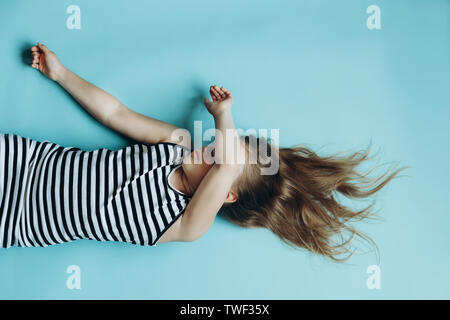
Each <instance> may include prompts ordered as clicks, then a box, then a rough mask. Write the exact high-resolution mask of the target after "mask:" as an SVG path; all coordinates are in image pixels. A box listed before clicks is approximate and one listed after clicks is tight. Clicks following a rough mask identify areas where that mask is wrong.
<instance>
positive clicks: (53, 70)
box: [31, 42, 64, 81]
mask: <svg viewBox="0 0 450 320" xmlns="http://www.w3.org/2000/svg"><path fill="white" fill-rule="evenodd" d="M31 54H32V56H33V62H32V63H31V66H32V67H33V68H35V69H38V70H39V71H40V72H42V73H43V74H44V75H45V76H46V77H47V78H50V79H52V80H53V81H58V79H59V78H60V76H61V73H62V72H63V71H64V66H63V65H62V64H61V62H59V60H58V57H57V56H56V54H55V53H54V52H52V51H50V49H49V48H47V47H46V46H45V45H43V44H42V43H40V42H38V45H37V46H34V47H31Z"/></svg>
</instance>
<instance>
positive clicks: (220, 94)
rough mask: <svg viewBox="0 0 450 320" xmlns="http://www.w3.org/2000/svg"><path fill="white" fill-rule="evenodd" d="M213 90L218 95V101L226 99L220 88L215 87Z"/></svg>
mask: <svg viewBox="0 0 450 320" xmlns="http://www.w3.org/2000/svg"><path fill="white" fill-rule="evenodd" d="M212 90H214V92H215V93H216V96H217V99H218V100H222V99H223V98H225V96H224V95H223V93H222V92H220V88H219V87H218V86H213V87H212Z"/></svg>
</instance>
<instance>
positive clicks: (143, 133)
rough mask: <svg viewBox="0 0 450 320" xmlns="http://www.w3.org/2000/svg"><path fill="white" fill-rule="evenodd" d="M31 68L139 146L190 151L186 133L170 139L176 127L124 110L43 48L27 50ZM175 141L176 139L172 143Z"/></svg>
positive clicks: (117, 102)
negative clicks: (169, 146)
mask: <svg viewBox="0 0 450 320" xmlns="http://www.w3.org/2000/svg"><path fill="white" fill-rule="evenodd" d="M31 52H32V56H33V62H32V64H31V66H32V67H33V68H35V69H38V70H39V71H41V72H42V73H43V74H44V75H45V76H46V77H48V78H50V79H51V80H53V81H56V82H57V83H59V84H60V85H61V86H62V87H63V88H64V89H65V90H66V91H67V92H69V93H70V94H71V95H72V96H73V97H74V99H75V100H76V101H77V102H78V103H79V104H80V105H81V106H82V107H83V108H84V109H85V110H86V111H88V112H89V113H90V114H91V115H92V116H93V117H94V118H96V119H97V120H98V121H100V122H101V123H102V124H104V125H106V126H108V127H110V128H111V129H113V130H115V131H117V132H120V133H121V134H123V135H125V136H128V137H130V138H132V139H134V140H136V141H139V142H143V143H149V144H153V143H158V142H164V141H165V142H175V143H180V144H182V145H185V146H187V147H188V148H190V135H189V132H188V131H187V130H184V131H182V130H177V131H176V132H177V133H180V132H181V133H180V134H181V135H183V136H182V137H181V139H182V141H179V140H177V139H178V138H179V136H180V134H178V137H172V134H173V132H174V130H176V129H178V128H177V127H176V126H174V125H172V124H170V123H167V122H164V121H160V120H157V119H154V118H151V117H147V116H145V115H143V114H140V113H137V112H135V111H133V110H131V109H129V108H128V107H126V106H125V105H124V104H123V103H122V102H120V101H119V100H118V99H116V98H115V97H113V96H112V95H110V94H109V93H107V92H106V91H104V90H102V89H100V88H98V87H96V86H95V85H93V84H91V83H90V82H88V81H86V80H84V79H82V78H81V77H79V76H77V75H76V74H75V73H73V72H72V71H70V70H69V69H67V68H65V67H64V66H63V65H62V64H61V62H60V61H59V60H58V58H57V56H56V54H55V53H54V52H52V51H50V50H49V49H48V48H47V47H46V46H45V45H43V44H41V43H38V45H37V46H33V47H32V48H31ZM175 138H176V139H175Z"/></svg>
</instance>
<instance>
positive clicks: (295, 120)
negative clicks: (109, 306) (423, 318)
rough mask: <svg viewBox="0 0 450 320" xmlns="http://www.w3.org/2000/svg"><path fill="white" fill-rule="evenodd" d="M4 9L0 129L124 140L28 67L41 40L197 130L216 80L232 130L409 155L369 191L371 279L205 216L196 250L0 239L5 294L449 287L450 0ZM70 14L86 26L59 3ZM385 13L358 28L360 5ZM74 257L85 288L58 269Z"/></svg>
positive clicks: (117, 90)
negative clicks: (73, 24)
mask: <svg viewBox="0 0 450 320" xmlns="http://www.w3.org/2000/svg"><path fill="white" fill-rule="evenodd" d="M130 2H131V1H115V2H113V1H87V0H77V1H40V2H39V5H38V3H37V2H36V1H17V0H14V1H12V0H7V1H5V0H2V1H1V2H0V40H1V44H0V47H1V50H0V61H1V63H2V65H1V71H0V105H1V107H0V112H1V113H0V114H1V118H0V132H2V133H16V134H20V135H22V136H27V137H30V138H33V139H38V140H50V141H53V142H55V143H59V144H61V145H64V146H77V147H79V148H84V149H86V150H88V149H89V150H90V149H96V148H101V147H107V148H119V147H122V146H125V145H127V144H130V143H131V140H127V139H126V138H125V137H123V136H120V135H118V134H116V133H114V132H113V131H112V130H110V129H108V128H106V127H104V126H102V125H101V124H100V123H98V122H97V121H96V120H94V119H93V118H91V117H90V115H89V114H88V113H86V112H85V111H83V109H82V108H81V107H79V106H78V105H77V104H76V103H75V102H74V100H72V99H71V98H70V97H69V96H68V95H67V94H66V93H65V92H64V91H63V90H62V89H61V88H60V87H58V85H57V84H55V83H52V82H51V81H50V80H47V79H45V78H44V77H43V76H42V75H40V74H39V73H38V72H37V71H36V70H34V69H32V68H31V67H29V66H27V65H25V64H24V63H23V62H22V57H21V52H22V50H23V49H24V48H29V47H30V46H32V45H34V44H35V43H36V42H37V41H41V42H43V43H44V44H46V45H47V46H48V47H49V48H50V49H51V50H53V51H54V52H55V53H57V54H58V56H59V58H60V60H61V61H62V62H63V63H64V64H65V65H66V66H67V67H69V68H70V69H72V70H73V71H74V72H76V73H78V74H79V75H80V76H82V77H84V78H86V79H87V80H89V81H91V82H93V83H94V84H96V85H98V86H100V87H101V88H103V89H105V90H107V91H108V92H110V93H111V94H113V95H115V96H116V97H118V98H119V99H120V100H121V101H123V102H124V103H125V104H126V105H128V106H129V107H130V108H132V109H134V110H136V111H138V112H142V113H145V114H147V115H150V116H154V117H157V118H159V119H162V120H166V121H170V122H172V123H174V124H177V125H179V126H183V125H185V126H187V127H188V128H192V121H193V120H204V128H208V127H212V126H213V121H212V120H211V119H210V117H209V116H208V114H207V112H206V111H205V110H202V108H203V107H202V105H201V103H200V100H199V99H201V97H202V96H204V95H205V94H206V93H207V89H208V85H210V84H213V83H217V84H220V85H224V86H226V87H228V88H229V89H230V90H231V91H232V92H233V94H234V96H235V105H234V106H233V110H234V113H233V114H234V118H235V121H236V125H237V126H238V127H240V128H267V129H270V128H279V129H280V143H281V145H282V146H289V145H292V144H296V143H302V144H305V145H307V146H310V147H312V148H315V149H318V148H319V147H322V146H324V148H323V149H321V150H323V151H324V152H325V153H332V152H334V151H342V150H347V149H358V148H363V147H365V146H366V145H367V144H368V142H369V140H370V138H372V139H373V144H374V147H375V150H377V149H380V150H381V152H380V157H379V159H380V162H381V163H383V162H388V161H400V163H401V164H402V165H410V166H412V168H411V169H409V171H408V172H407V173H408V174H409V177H405V178H399V179H396V180H394V181H393V182H392V183H391V184H390V185H389V186H388V187H387V188H386V189H384V190H383V191H382V192H380V193H379V195H378V196H377V199H378V205H377V208H378V209H379V210H380V214H381V216H382V217H384V218H385V219H386V221H385V222H383V223H380V224H370V225H367V224H358V225H357V226H358V227H359V229H361V230H363V231H365V232H367V233H368V234H369V235H371V236H372V237H373V239H374V240H375V241H376V242H377V243H378V245H379V247H380V252H381V265H380V267H381V272H382V273H381V285H382V287H381V289H380V290H369V289H367V287H366V279H367V278H368V276H369V275H368V274H367V273H366V268H367V266H369V265H372V264H375V263H376V259H375V256H374V255H373V254H365V255H357V256H354V257H353V258H351V259H350V260H349V261H348V263H346V264H342V265H338V264H334V263H331V262H328V261H327V260H325V259H323V258H321V257H314V256H312V255H310V254H308V253H306V252H305V251H296V250H293V249H290V248H289V247H287V246H286V245H284V244H282V243H281V242H280V241H279V240H278V239H277V238H276V237H275V236H274V235H273V234H271V233H270V232H269V231H266V230H244V229H241V228H239V227H236V226H233V225H231V224H229V223H227V222H226V221H224V220H223V219H222V218H217V219H216V221H215V223H214V225H213V227H212V228H211V229H210V230H209V231H208V233H207V234H206V235H205V236H203V237H202V238H201V239H200V240H198V241H196V242H193V243H165V244H161V245H159V246H158V247H156V248H147V247H138V246H133V245H129V244H121V243H99V242H94V241H88V240H83V241H76V242H72V243H68V244H63V245H56V246H53V247H48V248H25V249H23V248H12V249H7V250H5V249H0V298H2V299H53V298H60V299H94V298H95V299H103V298H105V299H109V298H114V299H191V298H192V299H200V298H207V299H229V298H234V299H245V298H261V299H313V298H322V299H336V298H337V299H340V298H342V299H348V298H357V299H393V298H399V299H407V298H412V299H417V298H425V299H428V298H437V299H442V298H446V299H448V298H450V279H449V273H448V272H449V265H450V254H449V252H450V250H449V245H450V236H449V228H450V200H449V195H450V182H449V181H450V174H449V161H448V158H449V156H450V151H449V150H450V149H449V148H448V145H449V142H448V139H449V137H450V127H449V125H448V123H449V119H450V90H449V89H450V1H446V0H440V1H439V0H433V1H426V0H422V1H418V0H415V1H413V0H402V1H400V0H397V1H364V0H354V1H334V0H328V1H317V0H316V1H263V2H261V1H241V0H233V1H226V2H213V1H206V0H205V1H198V0H191V1H182V0H176V1H133V2H132V4H130ZM71 4H77V5H79V6H80V8H81V30H69V29H67V28H66V19H67V17H68V14H66V8H67V7H68V6H69V5H71ZM372 4H376V5H378V6H379V7H380V8H381V26H382V28H381V30H368V28H367V27H366V19H367V17H368V16H369V14H367V13H366V8H367V7H368V6H369V5H372ZM69 265H78V266H79V267H80V268H81V290H69V289H67V288H66V279H67V277H68V274H66V268H67V267H68V266H69Z"/></svg>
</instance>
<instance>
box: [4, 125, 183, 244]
mask: <svg viewBox="0 0 450 320" xmlns="http://www.w3.org/2000/svg"><path fill="white" fill-rule="evenodd" d="M189 152H190V151H189V150H188V149H187V148H185V147H183V146H180V145H177V144H173V143H158V144H152V145H150V144H142V143H138V144H134V145H131V146H127V147H124V148H122V149H119V150H117V151H112V150H109V149H104V148H103V149H97V150H93V151H83V150H80V149H78V148H75V147H62V146H60V145H58V144H55V143H52V142H50V141H47V140H45V141H43V142H40V141H36V140H32V139H29V138H25V137H21V136H19V135H16V134H0V247H3V248H8V247H11V246H19V247H46V246H49V245H53V244H57V243H63V242H69V241H73V240H76V239H91V240H98V241H122V242H129V243H132V244H137V245H143V246H156V243H157V242H158V240H159V239H160V237H161V236H162V235H163V233H164V232H165V231H166V230H167V229H168V228H169V227H170V226H171V225H172V224H173V223H174V222H175V221H176V220H177V219H178V218H179V217H180V216H181V215H182V214H183V212H184V210H185V208H186V206H187V204H188V202H189V200H190V199H191V198H190V196H189V195H186V194H184V193H182V192H180V191H178V190H176V189H175V188H173V186H171V185H170V183H169V178H170V174H171V173H173V172H174V170H176V169H177V168H179V167H180V166H181V163H182V160H183V158H184V157H185V156H186V154H188V153H189Z"/></svg>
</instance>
